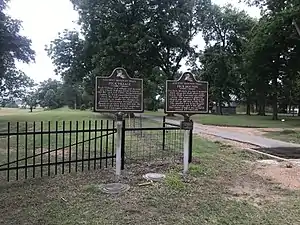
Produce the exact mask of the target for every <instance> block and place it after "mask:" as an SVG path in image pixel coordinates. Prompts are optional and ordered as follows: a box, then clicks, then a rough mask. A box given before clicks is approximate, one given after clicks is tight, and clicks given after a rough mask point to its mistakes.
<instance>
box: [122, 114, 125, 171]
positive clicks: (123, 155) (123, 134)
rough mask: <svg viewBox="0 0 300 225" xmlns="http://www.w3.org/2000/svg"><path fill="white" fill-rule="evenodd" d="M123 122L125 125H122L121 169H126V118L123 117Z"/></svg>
mask: <svg viewBox="0 0 300 225" xmlns="http://www.w3.org/2000/svg"><path fill="white" fill-rule="evenodd" d="M122 123H123V125H122V141H121V170H124V167H125V137H126V134H125V132H126V130H125V127H126V123H125V119H123V121H122Z"/></svg>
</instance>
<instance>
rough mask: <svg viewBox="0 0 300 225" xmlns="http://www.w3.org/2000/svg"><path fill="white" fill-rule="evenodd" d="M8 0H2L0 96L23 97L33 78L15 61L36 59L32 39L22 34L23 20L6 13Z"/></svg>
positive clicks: (0, 8)
mask: <svg viewBox="0 0 300 225" xmlns="http://www.w3.org/2000/svg"><path fill="white" fill-rule="evenodd" d="M7 2H8V1H0V97H1V98H2V99H3V98H7V97H8V96H10V97H21V95H22V93H23V91H24V89H26V88H27V87H28V86H31V85H32V80H31V79H30V78H29V77H28V76H26V75H25V74H24V73H23V72H22V71H19V70H18V69H16V66H15V61H16V60H18V61H21V62H25V63H29V62H32V61H34V56H35V52H34V51H33V50H32V49H31V40H29V39H28V38H27V37H25V36H22V35H20V30H21V27H22V26H21V21H19V20H16V19H13V18H11V17H10V16H8V15H7V14H6V13H5V11H4V10H5V8H6V4H7Z"/></svg>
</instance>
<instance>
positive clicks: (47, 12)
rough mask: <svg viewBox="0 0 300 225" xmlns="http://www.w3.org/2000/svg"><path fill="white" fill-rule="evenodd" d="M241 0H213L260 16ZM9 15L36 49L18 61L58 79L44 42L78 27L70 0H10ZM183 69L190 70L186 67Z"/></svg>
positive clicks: (40, 76)
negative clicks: (29, 58)
mask: <svg viewBox="0 0 300 225" xmlns="http://www.w3.org/2000/svg"><path fill="white" fill-rule="evenodd" d="M238 1H239V0H231V1H228V0H213V2H214V3H216V4H219V5H224V4H226V3H231V4H232V5H233V6H234V7H237V8H239V9H243V10H245V11H247V12H248V14H250V15H251V16H253V17H259V13H260V11H259V9H257V8H249V7H247V6H246V5H245V4H243V3H238ZM7 11H8V13H9V15H11V16H12V17H13V18H16V19H20V20H22V21H23V31H22V34H23V35H26V36H27V37H29V38H30V39H31V40H32V48H33V49H34V50H35V51H36V62H35V63H31V64H29V65H27V64H23V63H17V66H18V68H19V69H21V70H23V71H24V72H25V73H26V74H27V75H28V76H30V77H31V78H33V79H34V80H35V81H36V82H40V81H43V80H45V79H48V78H54V79H59V77H58V76H56V75H55V73H54V71H53V70H54V67H53V65H52V63H51V60H50V58H49V57H48V56H47V53H46V51H45V50H44V49H45V45H48V44H49V43H50V42H51V41H52V40H53V39H55V38H56V37H57V34H58V32H61V31H63V30H64V29H73V28H76V29H79V27H78V25H76V24H75V23H74V22H73V21H76V20H77V19H78V14H77V12H76V11H74V10H73V6H72V4H71V2H70V1H69V0H50V1H49V0H11V2H10V4H9V9H8V10H7ZM192 44H195V45H198V46H199V47H203V46H204V43H203V40H202V38H201V36H197V37H195V39H194V40H193V42H192ZM182 69H183V70H185V69H187V67H186V66H183V68H182Z"/></svg>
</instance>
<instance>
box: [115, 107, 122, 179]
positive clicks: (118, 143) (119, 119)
mask: <svg viewBox="0 0 300 225" xmlns="http://www.w3.org/2000/svg"><path fill="white" fill-rule="evenodd" d="M122 127H123V114H122V113H118V114H117V140H116V175H117V176H120V175H121V167H122V139H123V137H122V133H123V132H122V130H123V129H122Z"/></svg>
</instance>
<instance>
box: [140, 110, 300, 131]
mask: <svg viewBox="0 0 300 225" xmlns="http://www.w3.org/2000/svg"><path fill="white" fill-rule="evenodd" d="M145 114H146V115H153V116H163V115H164V113H163V111H157V112H152V111H148V112H145ZM191 118H192V119H193V120H194V121H195V122H198V123H201V124H204V125H215V126H231V127H252V128H296V127H299V128H300V117H297V116H294V117H293V116H288V115H279V120H276V121H274V120H272V116H271V115H266V116H257V115H251V116H247V115H244V114H237V115H213V114H203V115H194V116H192V117H191ZM174 119H182V116H178V115H177V116H176V117H174ZM282 119H284V121H281V120H282Z"/></svg>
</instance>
